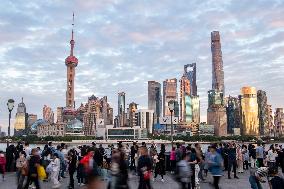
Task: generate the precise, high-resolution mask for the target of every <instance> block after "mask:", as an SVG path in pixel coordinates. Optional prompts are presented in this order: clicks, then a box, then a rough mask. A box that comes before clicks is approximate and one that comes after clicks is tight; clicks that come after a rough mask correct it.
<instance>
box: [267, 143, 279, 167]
mask: <svg viewBox="0 0 284 189" xmlns="http://www.w3.org/2000/svg"><path fill="white" fill-rule="evenodd" d="M276 157H278V154H277V152H276V150H275V149H274V146H272V145H271V146H270V149H269V151H268V154H267V163H268V167H275V166H276Z"/></svg>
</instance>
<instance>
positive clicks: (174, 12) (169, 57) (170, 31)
mask: <svg viewBox="0 0 284 189" xmlns="http://www.w3.org/2000/svg"><path fill="white" fill-rule="evenodd" d="M0 9H1V12H0V31H1V33H0V125H2V126H3V127H4V130H6V128H7V125H8V110H7V106H6V102H7V100H8V99H9V98H13V99H15V101H16V104H15V109H14V110H13V115H12V118H13V119H14V118H15V113H16V109H17V104H18V103H20V101H21V97H24V102H25V104H26V107H27V112H28V113H34V114H37V115H38V117H39V118H41V117H42V107H43V105H44V104H46V105H48V106H51V107H52V108H53V110H54V111H56V107H57V106H65V90H66V66H65V63H64V60H65V58H66V57H67V56H68V55H69V52H70V44H69V41H70V37H71V29H72V13H73V11H74V12H75V27H74V31H75V42H76V43H75V55H76V56H77V58H78V59H79V64H78V66H77V68H76V77H75V101H76V105H77V107H78V106H79V105H80V103H81V102H86V101H87V98H88V96H91V95H92V94H94V95H96V96H99V97H103V96H108V100H109V102H110V104H111V106H112V107H113V108H114V112H115V113H114V115H116V113H117V93H118V92H120V91H124V92H125V93H126V102H127V104H129V103H130V102H132V101H134V102H136V103H138V104H139V107H140V108H147V81H148V80H156V81H159V82H162V81H163V80H165V79H167V78H175V77H176V78H177V79H180V77H181V75H182V73H183V65H184V64H188V63H192V62H196V63H197V86H198V94H199V95H200V100H201V120H202V121H206V109H207V91H208V90H210V89H211V78H212V74H211V68H212V65H211V47H210V33H211V31H214V30H217V31H220V35H221V44H222V52H223V62H224V72H225V88H226V95H227V96H228V95H232V96H236V95H238V94H240V88H241V87H243V86H254V87H256V88H257V89H262V90H265V91H266V92H267V96H268V103H269V104H272V106H273V109H274V108H276V107H284V93H283V91H284V1H283V0H282V1H281V0H278V1H277V0H269V1H268V0H232V1H229V0H226V1H224V0H212V1H211V0H210V1H209V0H208V1H205V0H202V1H200V0H113V1H112V0H77V1H76V0H75V1H71V0H70V1H69V0H65V1H59V0H46V1H36V0H34V1H32V0H30V1H22V0H13V1H1V4H0ZM178 90H179V89H178ZM12 128H13V126H12Z"/></svg>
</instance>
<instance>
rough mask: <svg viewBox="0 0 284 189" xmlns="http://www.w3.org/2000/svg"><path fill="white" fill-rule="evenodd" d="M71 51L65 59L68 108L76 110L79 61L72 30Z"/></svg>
mask: <svg viewBox="0 0 284 189" xmlns="http://www.w3.org/2000/svg"><path fill="white" fill-rule="evenodd" d="M72 25H73V26H74V13H73V23H72ZM70 45H71V50H70V55H69V56H68V57H67V58H66V59H65V65H66V66H67V90H66V107H68V108H75V107H74V106H75V101H74V78H75V68H76V66H77V65H78V59H77V58H76V57H75V56H74V46H75V40H74V31H73V28H72V35H71V41H70Z"/></svg>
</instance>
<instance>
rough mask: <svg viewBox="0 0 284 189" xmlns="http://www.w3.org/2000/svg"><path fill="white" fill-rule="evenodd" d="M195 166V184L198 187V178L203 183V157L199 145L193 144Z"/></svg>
mask: <svg viewBox="0 0 284 189" xmlns="http://www.w3.org/2000/svg"><path fill="white" fill-rule="evenodd" d="M194 147H195V151H196V160H197V164H196V165H195V183H196V184H197V185H199V178H200V179H201V180H202V181H203V180H204V178H203V169H204V156H203V152H202V149H201V146H200V144H199V143H195V144H194Z"/></svg>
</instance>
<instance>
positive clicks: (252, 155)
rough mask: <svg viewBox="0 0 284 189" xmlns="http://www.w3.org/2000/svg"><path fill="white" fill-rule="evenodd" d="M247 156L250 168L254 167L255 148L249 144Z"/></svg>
mask: <svg viewBox="0 0 284 189" xmlns="http://www.w3.org/2000/svg"><path fill="white" fill-rule="evenodd" d="M249 155H250V167H251V168H255V167H256V149H255V146H254V145H252V144H251V148H249Z"/></svg>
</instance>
